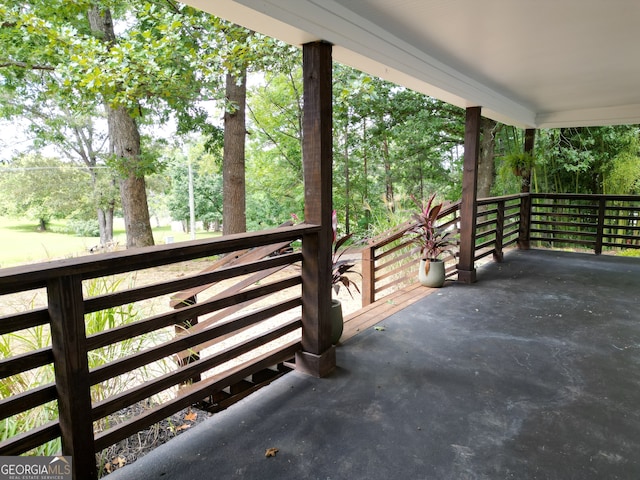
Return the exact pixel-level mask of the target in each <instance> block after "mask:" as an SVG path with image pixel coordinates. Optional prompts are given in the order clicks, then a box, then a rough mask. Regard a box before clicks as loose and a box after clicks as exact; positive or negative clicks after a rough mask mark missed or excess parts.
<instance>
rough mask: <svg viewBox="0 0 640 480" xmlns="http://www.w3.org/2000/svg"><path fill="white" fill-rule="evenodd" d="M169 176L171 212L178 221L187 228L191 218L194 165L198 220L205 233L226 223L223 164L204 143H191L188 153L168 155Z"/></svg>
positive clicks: (194, 189)
mask: <svg viewBox="0 0 640 480" xmlns="http://www.w3.org/2000/svg"><path fill="white" fill-rule="evenodd" d="M168 155H169V156H171V158H172V160H171V161H170V162H169V167H168V173H169V178H170V181H171V188H170V192H169V201H168V206H169V211H170V212H171V217H172V218H173V219H174V220H180V221H182V222H183V224H184V225H186V224H188V222H187V221H186V220H187V219H188V218H189V215H190V212H189V192H188V188H187V185H188V181H189V180H188V164H189V162H190V163H191V166H192V172H193V183H194V188H193V192H194V203H195V219H196V220H197V221H202V223H203V224H204V227H205V230H208V229H209V228H210V226H211V225H212V224H213V225H214V226H217V225H219V224H220V223H221V222H222V214H223V209H222V204H223V200H222V199H223V195H222V175H221V173H220V161H219V159H218V158H216V156H215V155H212V154H211V153H207V152H206V150H205V147H204V144H203V143H202V142H200V143H188V144H187V154H186V155H184V154H183V153H182V152H180V151H178V150H177V149H174V150H172V151H170V152H169V154H168Z"/></svg>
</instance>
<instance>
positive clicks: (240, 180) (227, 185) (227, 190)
mask: <svg viewBox="0 0 640 480" xmlns="http://www.w3.org/2000/svg"><path fill="white" fill-rule="evenodd" d="M226 97H227V105H228V106H227V108H226V111H225V113H224V154H223V160H222V182H223V186H222V190H223V193H222V195H223V198H224V201H223V206H222V234H223V235H228V234H231V233H242V232H246V231H247V217H246V199H245V165H244V161H245V160H244V141H245V135H246V126H245V109H246V104H247V76H246V69H245V70H244V71H243V72H242V78H236V77H235V76H233V75H232V74H230V73H228V74H227V79H226Z"/></svg>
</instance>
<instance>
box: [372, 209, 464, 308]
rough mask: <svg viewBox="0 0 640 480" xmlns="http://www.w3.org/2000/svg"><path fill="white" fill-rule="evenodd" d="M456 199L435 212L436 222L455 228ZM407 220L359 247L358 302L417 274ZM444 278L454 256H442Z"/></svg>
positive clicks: (404, 283)
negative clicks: (360, 261) (359, 298)
mask: <svg viewBox="0 0 640 480" xmlns="http://www.w3.org/2000/svg"><path fill="white" fill-rule="evenodd" d="M459 215H460V202H456V203H453V204H451V205H447V206H445V207H444V208H442V210H441V211H440V215H438V226H439V227H441V228H444V229H451V230H452V231H453V232H454V234H455V233H457V232H458V228H459V222H460V216H459ZM410 227H411V222H405V223H403V224H402V225H399V226H398V227H396V228H394V229H393V230H390V231H387V232H385V233H383V234H381V235H379V236H376V237H374V238H372V239H370V240H369V241H368V242H367V244H366V246H365V247H364V248H363V249H362V306H363V307H365V306H367V305H369V304H371V303H373V302H375V301H376V300H379V299H380V298H382V297H384V296H385V295H388V294H390V293H392V292H394V291H395V290H397V289H399V288H402V287H404V286H407V285H410V284H412V283H415V282H416V280H417V275H418V273H417V272H418V265H419V263H420V256H419V255H417V254H416V253H415V252H413V250H414V249H415V243H412V241H411V237H410V236H408V235H407V231H408V230H409V228H410ZM443 260H444V261H445V265H446V267H445V272H446V277H447V278H453V277H455V275H456V274H457V269H456V257H455V256H452V255H448V256H446V257H443Z"/></svg>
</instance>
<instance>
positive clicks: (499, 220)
mask: <svg viewBox="0 0 640 480" xmlns="http://www.w3.org/2000/svg"><path fill="white" fill-rule="evenodd" d="M503 243H504V200H500V201H499V202H498V213H497V214H496V246H495V249H494V250H493V260H494V261H496V262H501V261H502V259H503V258H504V253H503V251H502V245H503Z"/></svg>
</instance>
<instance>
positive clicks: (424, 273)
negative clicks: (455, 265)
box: [418, 259, 445, 288]
mask: <svg viewBox="0 0 640 480" xmlns="http://www.w3.org/2000/svg"><path fill="white" fill-rule="evenodd" d="M444 279H445V275H444V262H443V261H442V260H437V259H429V260H424V259H423V260H420V267H419V269H418V281H419V282H420V284H421V285H423V286H425V287H431V288H438V287H441V286H443V285H444Z"/></svg>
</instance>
